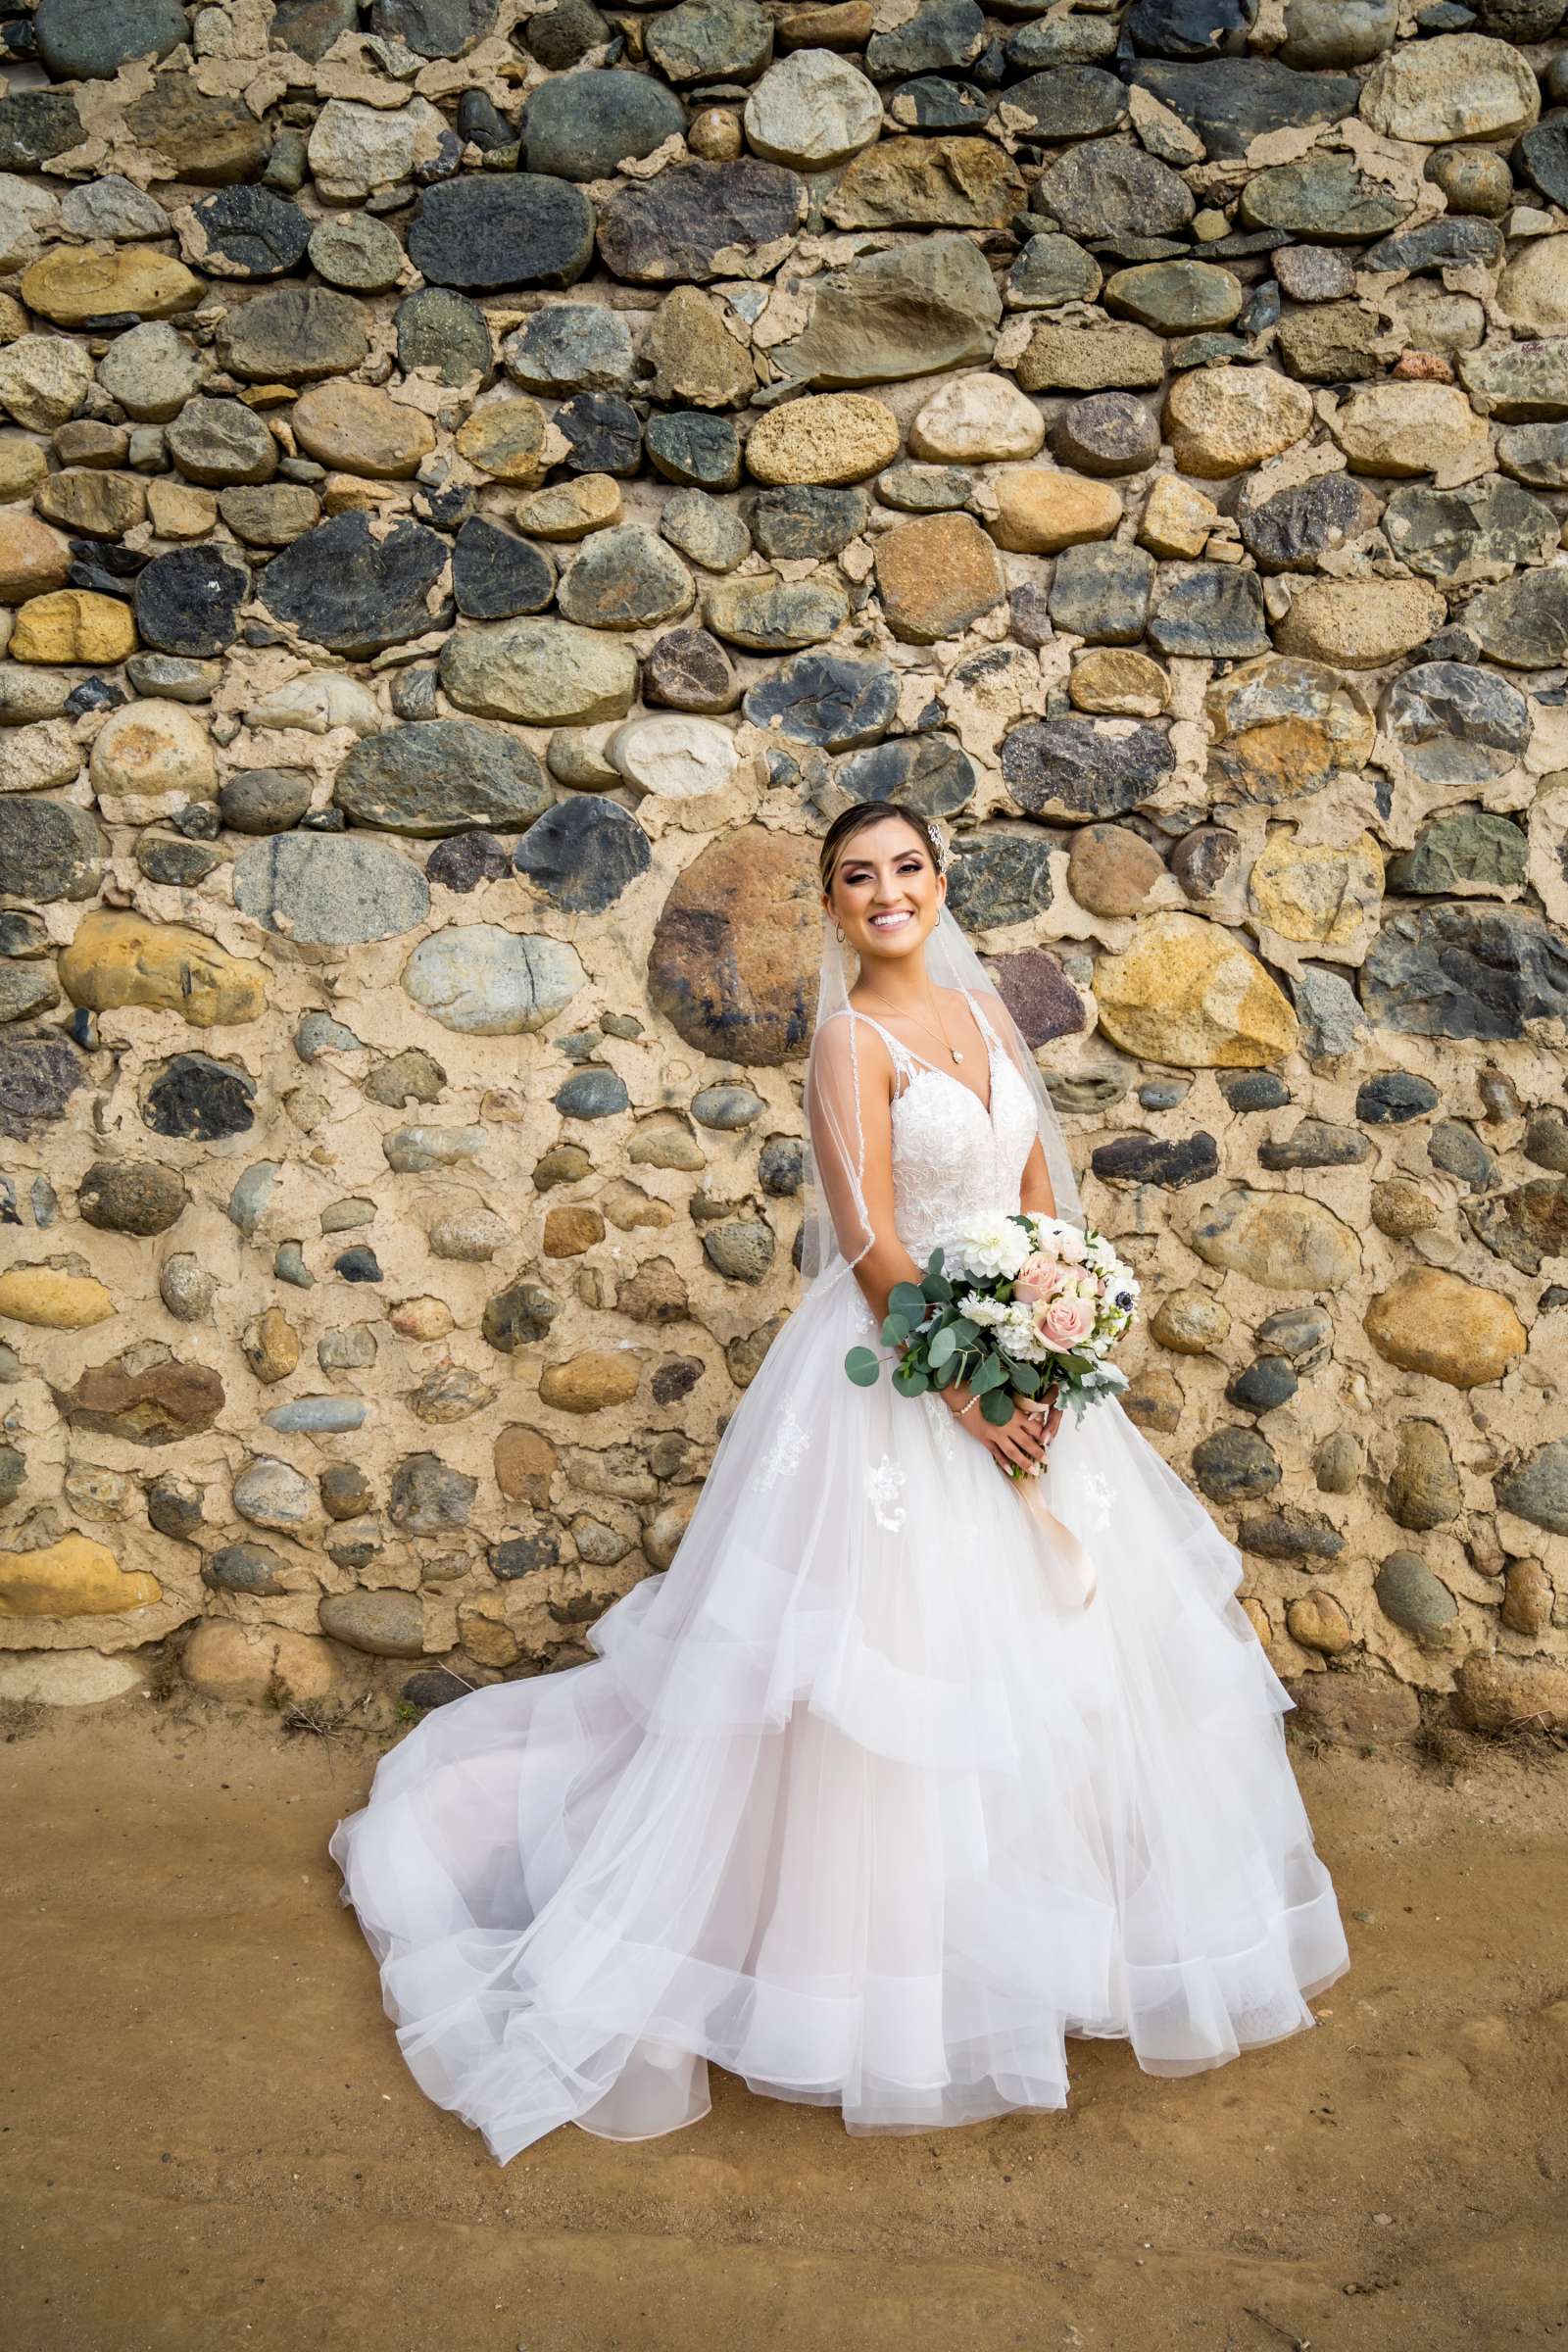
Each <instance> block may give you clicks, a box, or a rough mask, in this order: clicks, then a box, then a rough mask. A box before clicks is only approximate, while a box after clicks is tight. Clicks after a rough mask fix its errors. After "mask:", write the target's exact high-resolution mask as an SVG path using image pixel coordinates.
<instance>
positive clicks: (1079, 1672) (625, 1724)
mask: <svg viewBox="0 0 1568 2352" xmlns="http://www.w3.org/2000/svg"><path fill="white" fill-rule="evenodd" d="M945 864H946V851H945V847H944V845H943V843H942V840H941V837H940V835H939V833H938V831H937V829H936V828H935V827H934V826H931V825H928V824H927V823H926V822H925V821H924V820H923V819H922V818H920V817H919V816H917V815H914V814H912V813H910V812H908V811H907V810H905V809H902V808H900V807H898V806H897V805H895V804H892V803H887V802H883V803H862V804H860V805H859V806H858V807H856V808H853V809H848V810H846V811H845V812H844V813H843V814H842V815H841V816H839V817H838V818H837V819H836V820H835V821H834V823H833V824H832V825H831V827H830V828H829V830H828V832H827V835H826V837H825V839H824V841H823V844H822V852H821V874H822V906H823V933H822V968H821V982H820V993H819V999H818V1005H817V1015H816V1028H815V1033H814V1035H813V1037H812V1041H811V1048H810V1054H809V1061H808V1067H807V1079H806V1106H807V1115H808V1121H809V1141H808V1149H807V1163H806V1164H807V1186H806V1225H805V1228H804V1233H803V1256H802V1271H803V1274H804V1275H805V1277H806V1280H807V1285H808V1287H807V1289H806V1292H805V1296H804V1298H803V1299H802V1300H801V1303H800V1305H799V1306H798V1307H797V1308H796V1310H795V1312H794V1314H793V1315H792V1316H791V1317H790V1319H789V1321H788V1322H787V1323H786V1324H785V1326H784V1328H783V1329H782V1330H781V1331H780V1333H779V1335H778V1337H777V1339H776V1340H775V1341H774V1343H773V1345H772V1347H771V1348H770V1349H769V1350H768V1353H767V1355H766V1357H765V1358H764V1360H763V1362H762V1365H761V1367H760V1371H759V1372H758V1374H757V1376H756V1378H755V1379H754V1380H753V1382H752V1384H751V1386H750V1388H749V1389H748V1390H747V1392H746V1395H745V1397H743V1398H742V1400H741V1402H740V1404H739V1406H738V1407H737V1409H736V1410H735V1412H734V1413H733V1415H732V1416H731V1418H730V1421H729V1423H728V1426H727V1427H726V1429H725V1431H724V1434H723V1437H722V1439H721V1440H720V1443H719V1445H718V1447H717V1449H716V1452H715V1454H714V1457H713V1462H712V1467H711V1470H710V1472H709V1476H708V1479H707V1483H706V1485H705V1486H704V1488H703V1491H702V1495H701V1496H700V1499H699V1502H698V1506H697V1509H696V1511H695V1513H694V1514H693V1517H692V1520H691V1523H690V1526H689V1528H688V1531H687V1533H686V1536H685V1538H684V1540H683V1542H682V1544H681V1546H680V1551H679V1553H678V1555H677V1557H676V1559H675V1562H674V1565H673V1566H672V1567H671V1568H670V1569H669V1570H668V1571H667V1572H666V1573H665V1574H663V1575H662V1576H650V1577H648V1578H646V1579H645V1580H644V1581H643V1582H642V1583H641V1584H639V1585H638V1586H636V1587H635V1589H634V1590H633V1591H632V1592H631V1593H628V1594H627V1595H626V1596H625V1598H624V1599H622V1600H620V1601H618V1602H617V1603H616V1604H615V1605H614V1606H613V1608H612V1609H610V1610H609V1611H608V1612H607V1614H606V1615H605V1616H604V1617H603V1618H602V1619H601V1620H600V1622H599V1624H598V1625H597V1626H596V1627H595V1628H594V1630H593V1633H592V1635H591V1637H590V1639H591V1642H592V1645H593V1647H594V1649H595V1650H596V1651H597V1652H598V1653H599V1654H598V1655H597V1656H596V1657H595V1658H594V1659H593V1660H592V1661H590V1662H589V1663H588V1664H586V1665H582V1666H578V1667H575V1668H572V1669H570V1670H568V1671H565V1672H563V1673H559V1674H555V1675H548V1676H543V1677H540V1678H537V1679H533V1680H527V1681H520V1682H508V1683H498V1684H495V1685H493V1686H491V1687H489V1688H486V1689H480V1690H476V1691H472V1692H470V1693H468V1694H466V1696H464V1697H462V1698H460V1699H458V1700H456V1701H455V1702H453V1703H452V1704H450V1705H448V1706H445V1707H442V1708H439V1709H438V1710H436V1711H434V1712H432V1713H431V1714H429V1715H427V1716H426V1717H424V1718H423V1719H422V1721H421V1722H420V1723H419V1724H418V1725H417V1727H416V1728H415V1729H414V1730H413V1731H412V1732H411V1733H410V1734H409V1735H408V1737H407V1738H406V1739H405V1740H403V1741H402V1742H401V1743H400V1744H399V1745H398V1746H397V1747H395V1748H393V1749H392V1750H390V1751H389V1752H388V1753H387V1754H386V1755H385V1756H384V1757H383V1758H382V1760H381V1761H380V1763H379V1765H378V1767H377V1769H376V1773H375V1777H374V1780H373V1783H372V1785H371V1789H370V1793H369V1796H368V1801H367V1803H366V1805H365V1807H364V1808H363V1810H361V1811H359V1812H357V1813H353V1814H351V1815H349V1816H348V1817H346V1818H345V1819H344V1820H343V1821H341V1822H340V1823H339V1824H338V1826H337V1828H336V1830H335V1831H334V1832H333V1834H332V1838H331V1840H330V1845H329V1850H330V1852H331V1854H332V1857H333V1859H334V1860H335V1861H336V1863H337V1864H338V1866H339V1869H340V1870H341V1872H342V1877H343V1885H342V1890H341V1899H342V1901H343V1902H345V1903H348V1904H352V1905H353V1907H354V1909H355V1911H356V1912H357V1914H358V1918H359V1922H360V1925H361V1927H362V1928H363V1930H364V1933H365V1935H366V1936H367V1938H368V1941H369V1944H370V1946H371V1948H372V1950H373V1951H374V1953H375V1955H376V1958H377V1960H378V1961H379V1964H380V1980H381V1990H382V1998H383V2002H384V2006H385V2008H386V2011H387V2014H388V2015H389V2016H390V2017H391V2018H392V2019H393V2020H394V2022H395V2024H396V2027H397V2038H398V2042H399V2045H400V2047H401V2049H402V2052H403V2055H404V2057H405V2059H406V2060H407V2062H408V2065H409V2067H410V2068H411V2069H412V2071H413V2073H414V2076H415V2078H416V2080H417V2082H418V2083H419V2084H420V2086H421V2088H422V2089H423V2090H424V2091H425V2092H426V2093H427V2094H428V2095H429V2097H430V2098H431V2099H433V2100H435V2101H437V2102H438V2103H439V2104H440V2105H441V2106H443V2107H449V2108H451V2109H453V2110H454V2111H455V2112H456V2113H457V2114H458V2115H459V2116H461V2117H462V2118H463V2120H464V2121H465V2122H466V2123H467V2124H469V2125H472V2126H473V2127H474V2128H475V2129H476V2130H478V2131H480V2132H481V2133H482V2134H483V2136H484V2139H485V2142H486V2144H487V2145H488V2147H489V2148H490V2150H491V2152H492V2153H493V2154H494V2156H495V2157H496V2158H497V2160H498V2161H499V2162H501V2163H503V2164H505V2163H507V2162H509V2161H510V2159H511V2158H512V2157H514V2156H515V2155H516V2154H517V2152H518V2151H519V2149H522V2148H525V2147H527V2146H528V2145H529V2144H530V2143H531V2142H532V2141H534V2140H537V2139H539V2138H541V2137H542V2136H543V2135H544V2134H545V2133H546V2132H548V2131H554V2130H555V2129H556V2127H557V2126H558V2125H561V2124H565V2123H575V2124H580V2125H581V2126H582V2128H583V2129H584V2130H585V2131H591V2132H596V2133H598V2134H600V2135H602V2136H603V2137H605V2138H609V2139H627V2140H630V2139H642V2138H647V2137H651V2136H653V2135H654V2134H656V2133H659V2132H663V2131H673V2130H675V2129H676V2128H677V2127H679V2126H680V2125H683V2124H691V2123H695V2122H697V2121H698V2120H699V2119H700V2118H701V2117H702V2116H704V2115H706V2114H707V2112H708V2107H709V2091H708V2062H709V2061H710V2060H713V2061H715V2062H716V2063H717V2064H718V2065H720V2066H722V2067H724V2068H727V2069H728V2070H729V2071H730V2072H731V2073H732V2074H736V2075H739V2076H741V2077H743V2078H744V2080H745V2081H746V2082H747V2083H748V2084H749V2085H750V2087H751V2088H752V2089H753V2090H754V2091H762V2092H766V2093H768V2094H769V2095H770V2096H772V2097H775V2098H784V2099H797V2100H807V2101H809V2102H812V2103H814V2104H817V2105H820V2106H826V2107H838V2108H840V2109H841V2110H842V2113H843V2120H844V2123H845V2125H846V2126H847V2128H848V2129H849V2130H850V2131H862V2132H868V2131H924V2130H926V2129H928V2128H930V2127H932V2126H936V2125H946V2124H963V2123H972V2122H974V2121H975V2120H976V2119H978V2118H980V2117H984V2116H992V2115H997V2114H1000V2113H1002V2112H1004V2111H1005V2110H1007V2109H1012V2108H1029V2107H1038V2108H1061V2107H1063V2106H1065V2104H1066V2100H1067V2069H1066V2056H1065V2048H1064V2039H1065V2036H1066V2035H1068V2034H1080V2035H1099V2036H1119V2037H1122V2038H1124V2039H1126V2040H1127V2041H1128V2042H1130V2044H1131V2046H1132V2050H1133V2054H1134V2056H1135V2057H1136V2059H1137V2061H1138V2063H1139V2065H1140V2066H1141V2067H1142V2068H1144V2069H1145V2071H1146V2072H1148V2073H1150V2074H1153V2075H1185V2074H1190V2073H1193V2072H1196V2071H1197V2070H1199V2069H1201V2068H1205V2067H1213V2066H1219V2065H1222V2064H1223V2063H1224V2062H1225V2061H1226V2060H1228V2059H1231V2058H1234V2057H1236V2056H1237V2054H1238V2053H1239V2052H1240V2051H1242V2050H1244V2049H1248V2048H1251V2047H1255V2046H1256V2045H1257V2044H1259V2043H1262V2042H1268V2041H1275V2040H1278V2039H1280V2038H1281V2037H1282V2036H1284V2035H1286V2034H1294V2033H1297V2032H1298V2031H1299V2030H1301V2029H1302V2028H1305V2027H1310V2026H1311V2025H1312V2024H1314V2022H1315V2021H1314V2019H1313V2016H1312V2012H1311V2010H1310V2009H1309V2008H1308V2006H1307V1996H1308V1995H1310V1994H1313V1993H1318V1992H1321V1991H1323V1990H1324V1989H1325V1988H1326V1987H1327V1986H1328V1985H1332V1984H1333V1983H1334V1982H1335V1980H1336V1979H1337V1978H1339V1977H1340V1976H1342V1975H1343V1974H1344V1973H1345V1971H1346V1970H1347V1968H1348V1966H1349V1960H1348V1952H1347V1948H1346V1941H1345V1935H1344V1930H1343V1928H1342V1925H1341V1921H1340V1914H1339V1909H1338V1905H1337V1903H1336V1899H1335V1893H1334V1888H1333V1886H1332V1884H1331V1882H1330V1878H1329V1874H1328V1872H1327V1870H1326V1868H1325V1866H1324V1864H1323V1862H1322V1861H1321V1860H1320V1858H1319V1857H1318V1855H1317V1853H1316V1852H1315V1850H1314V1847H1313V1843H1312V1836H1311V1830H1310V1826H1309V1824H1308V1821H1307V1818H1306V1814H1305V1812H1304V1809H1303V1807H1302V1803H1301V1799H1300V1795H1299V1790H1298V1789H1297V1786H1296V1782H1295V1780H1294V1778H1293V1775H1292V1772H1291V1767H1290V1762H1289V1759H1288V1757H1287V1754H1286V1747H1285V1738H1284V1727H1283V1721H1282V1717H1283V1715H1284V1713H1285V1711H1286V1710H1287V1709H1288V1708H1289V1707H1290V1706H1291V1704H1292V1701H1291V1699H1290V1697H1289V1695H1288V1693H1287V1692H1286V1690H1285V1687H1284V1685H1283V1684H1282V1683H1281V1682H1280V1680H1279V1679H1278V1677H1277V1676H1276V1674H1275V1673H1274V1671H1273V1669H1272V1668H1271V1666H1270V1665H1269V1663H1268V1660H1267V1658H1266V1656H1265V1654H1264V1651H1263V1649H1262V1647H1261V1645H1260V1644H1259V1642H1258V1641H1257V1638H1256V1636H1255V1634H1254V1633H1253V1631H1252V1628H1251V1625H1250V1622H1249V1620H1248V1618H1247V1616H1246V1614H1245V1612H1244V1611H1243V1609H1242V1608H1241V1606H1240V1604H1239V1602H1238V1601H1237V1599H1236V1597H1235V1593H1236V1590H1237V1587H1238V1585H1239V1583H1240V1579H1241V1560H1240V1557H1239V1555H1238V1553H1237V1552H1236V1550H1235V1549H1234V1548H1233V1546H1232V1545H1231V1544H1229V1543H1228V1542H1227V1541H1226V1540H1225V1539H1224V1538H1223V1537H1222V1536H1221V1535H1220V1534H1219V1533H1218V1532H1217V1530H1216V1529H1215V1527H1214V1525H1213V1523H1212V1521H1211V1520H1210V1519H1209V1518H1208V1516H1207V1514H1206V1512H1205V1511H1204V1510H1203V1508H1202V1507H1201V1504H1200V1503H1199V1502H1198V1501H1197V1500H1196V1499H1195V1497H1194V1496H1193V1495H1191V1494H1190V1493H1189V1491H1188V1489H1187V1488H1186V1487H1185V1486H1184V1485H1183V1484H1182V1483H1181V1481H1180V1480H1179V1479H1178V1478H1177V1477H1176V1476H1175V1475H1174V1474H1173V1472H1171V1471H1170V1470H1169V1469H1168V1468H1167V1467H1166V1465H1165V1463H1164V1462H1163V1460H1162V1459H1161V1458H1160V1457H1159V1455H1158V1454H1156V1453H1155V1452H1154V1450H1153V1449H1152V1447H1151V1446H1149V1445H1148V1443H1147V1442H1146V1441H1145V1439H1144V1438H1143V1437H1142V1436H1141V1435H1140V1434H1139V1432H1138V1431H1137V1430H1136V1429H1135V1428H1134V1427H1133V1425H1132V1423H1131V1422H1130V1421H1129V1420H1128V1419H1127V1417H1126V1416H1125V1414H1124V1413H1123V1412H1122V1410H1121V1408H1120V1406H1119V1405H1118V1404H1116V1403H1115V1402H1114V1401H1110V1402H1104V1403H1101V1404H1098V1405H1096V1406H1094V1407H1092V1408H1091V1409H1090V1411H1089V1412H1088V1413H1087V1414H1086V1415H1085V1417H1084V1419H1083V1420H1082V1422H1081V1423H1076V1424H1074V1423H1069V1424H1068V1425H1067V1427H1066V1428H1064V1429H1061V1430H1060V1431H1059V1434H1058V1431H1057V1426H1056V1425H1057V1420H1058V1416H1057V1415H1056V1414H1055V1413H1054V1412H1050V1413H1048V1412H1046V1411H1044V1410H1042V1409H1039V1408H1031V1410H1030V1411H1029V1412H1028V1413H1020V1414H1019V1415H1018V1416H1016V1417H1015V1419H1014V1420H1013V1421H1012V1422H1011V1423H1009V1424H1007V1425H1005V1426H1004V1427H1001V1428H998V1427H996V1426H994V1425H993V1424H991V1423H989V1422H987V1421H985V1420H984V1418H983V1417H982V1415H981V1414H980V1413H979V1412H978V1411H976V1410H973V1409H971V1408H972V1405H973V1402H974V1400H973V1399H972V1398H970V1397H968V1396H967V1394H966V1392H965V1391H964V1390H963V1389H962V1388H958V1387H955V1388H950V1389H947V1390H944V1391H941V1392H936V1393H928V1394H927V1395H925V1396H923V1397H900V1396H898V1395H897V1394H896V1393H895V1392H894V1390H893V1388H892V1386H891V1383H890V1381H889V1380H888V1379H887V1378H885V1377H884V1378H882V1379H880V1380H879V1381H878V1382H877V1384H876V1385H875V1386H874V1387H871V1388H860V1387H856V1386H854V1385H852V1384H851V1382H850V1381H849V1380H848V1378H847V1377H846V1375H845V1371H844V1358H845V1355H846V1353H847V1352H848V1350H849V1349H850V1348H852V1347H854V1346H857V1345H860V1346H865V1345H870V1346H872V1347H876V1346H877V1344H878V1334H879V1331H880V1326H881V1322H882V1318H883V1316H884V1313H885V1311H886V1305H887V1299H888V1294H889V1292H890V1291H891V1289H892V1288H893V1286H894V1284H895V1283H898V1282H900V1281H905V1280H909V1279H911V1278H912V1279H915V1280H918V1278H919V1276H920V1274H921V1273H922V1272H923V1271H924V1268H925V1263H926V1260H927V1258H928V1256H929V1253H930V1251H931V1250H932V1248H933V1247H934V1246H935V1245H936V1244H937V1243H938V1242H940V1241H941V1240H942V1239H943V1236H944V1234H945V1233H951V1232H952V1231H953V1229H954V1228H955V1227H956V1225H957V1224H959V1223H961V1222H963V1221H964V1220H965V1219H967V1218H969V1217H971V1216H973V1215H974V1214H975V1213H976V1212H977V1211H984V1210H994V1211H1007V1210H1013V1209H1017V1208H1018V1207H1020V1206H1022V1207H1026V1208H1037V1209H1044V1210H1047V1211H1051V1210H1054V1211H1055V1213H1057V1214H1058V1215H1061V1216H1065V1217H1069V1218H1072V1219H1073V1220H1075V1221H1079V1222H1081V1211H1080V1209H1079V1207H1078V1203H1077V1199H1076V1194H1075V1192H1074V1189H1073V1182H1072V1175H1071V1170H1070V1168H1069V1166H1068V1162H1067V1157H1066V1152H1065V1150H1064V1149H1063V1146H1062V1140H1061V1135H1060V1130H1059V1128H1058V1126H1057V1123H1056V1120H1055V1116H1054V1111H1053V1109H1052V1105H1051V1101H1050V1097H1049V1096H1048V1094H1047V1093H1046V1091H1045V1088H1044V1085H1043V1083H1042V1081H1041V1078H1040V1075H1039V1072H1038V1070H1037V1069H1036V1066H1035V1063H1034V1059H1033V1056H1032V1054H1030V1052H1029V1050H1028V1048H1027V1047H1026V1046H1025V1044H1024V1042H1023V1040H1022V1038H1021V1036H1020V1034H1019V1032H1018V1030H1017V1029H1016V1027H1015V1026H1014V1024H1013V1021H1012V1019H1011V1017H1010V1016H1009V1014H1008V1013H1007V1011H1006V1008H1005V1005H1003V1003H1002V1000H1001V999H1000V997H998V996H997V995H996V993H995V992H994V991H993V990H992V989H991V988H990V987H989V986H988V985H987V983H986V980H985V976H984V973H983V970H982V967H981V965H980V963H979V961H978V958H977V957H976V956H975V955H974V952H973V950H972V949H971V948H970V947H969V945H968V943H967V941H966V940H965V939H964V937H963V935H962V933H961V931H960V930H959V928H958V925H957V923H956V920H955V918H954V917H953V915H952V914H951V913H950V912H949V910H948V907H947V903H946V902H947V877H946V873H945V871H944V867H945ZM846 951H847V952H848V955H849V956H851V957H853V959H854V963H855V969H856V977H855V980H854V984H853V987H847V986H846V970H845V965H846ZM1010 1469H1017V1470H1021V1471H1022V1472H1023V1473H1024V1474H1025V1475H1024V1477H1023V1478H1022V1479H1018V1478H1015V1477H1013V1476H1012V1475H1010V1474H1008V1475H1005V1474H1004V1473H1007V1472H1009V1471H1010ZM1026 1490H1027V1492H1026ZM1041 1505H1044V1506H1045V1507H1044V1508H1041V1507H1038V1506H1041Z"/></svg>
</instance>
